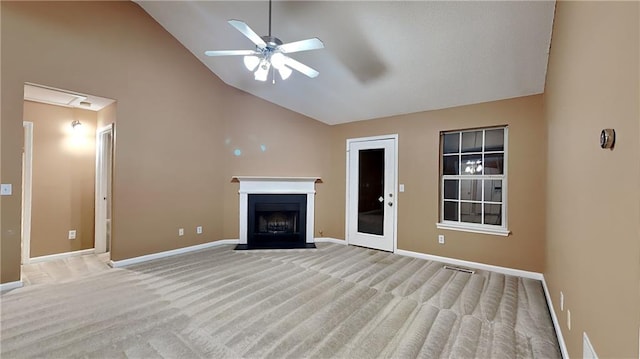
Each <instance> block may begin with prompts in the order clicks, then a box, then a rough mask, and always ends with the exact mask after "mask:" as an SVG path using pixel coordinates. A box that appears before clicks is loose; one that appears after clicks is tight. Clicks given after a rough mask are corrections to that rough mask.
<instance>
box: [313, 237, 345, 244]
mask: <svg viewBox="0 0 640 359" xmlns="http://www.w3.org/2000/svg"><path fill="white" fill-rule="evenodd" d="M314 240H315V241H316V242H328V243H335V244H342V245H345V246H346V245H347V241H343V240H342V239H336V238H330V237H318V238H315V239H314Z"/></svg>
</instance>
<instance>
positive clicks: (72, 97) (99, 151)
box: [21, 83, 116, 265]
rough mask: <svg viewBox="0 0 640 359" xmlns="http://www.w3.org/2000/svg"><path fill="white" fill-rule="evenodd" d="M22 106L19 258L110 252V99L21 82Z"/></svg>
mask: <svg viewBox="0 0 640 359" xmlns="http://www.w3.org/2000/svg"><path fill="white" fill-rule="evenodd" d="M23 109H24V112H23V120H24V122H23V124H24V134H25V139H24V150H23V171H22V231H21V232H22V233H21V234H22V236H21V237H22V242H21V246H22V251H21V262H22V264H23V265H25V264H29V263H37V262H43V261H49V260H54V259H60V258H66V257H75V256H78V255H83V254H89V253H96V252H97V253H104V252H108V250H109V249H110V247H111V231H110V227H111V212H112V209H111V193H112V191H111V189H112V180H111V179H112V176H113V170H112V169H113V166H112V163H113V150H114V137H115V136H114V130H115V129H114V123H115V116H116V101H115V100H113V99H108V98H105V97H99V96H94V95H87V94H82V93H79V92H75V91H69V90H62V89H57V88H53V87H48V86H43V85H38V84H33V83H25V85H24V108H23ZM98 196H100V198H101V199H102V202H101V203H100V205H98V201H97V199H98ZM102 234H103V235H102ZM101 239H102V240H101Z"/></svg>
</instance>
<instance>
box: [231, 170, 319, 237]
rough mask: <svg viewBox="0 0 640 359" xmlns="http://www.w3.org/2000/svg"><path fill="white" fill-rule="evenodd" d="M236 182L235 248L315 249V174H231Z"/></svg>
mask: <svg viewBox="0 0 640 359" xmlns="http://www.w3.org/2000/svg"><path fill="white" fill-rule="evenodd" d="M234 180H235V181H237V182H240V191H239V194H240V238H239V241H238V245H237V246H236V249H274V248H285V249H286V248H315V247H316V246H315V244H314V238H313V231H314V229H313V225H314V199H315V198H314V197H315V183H316V181H317V180H319V179H318V178H316V177H284V178H276V177H234Z"/></svg>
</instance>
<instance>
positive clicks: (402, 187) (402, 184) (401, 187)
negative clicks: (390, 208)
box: [399, 183, 404, 192]
mask: <svg viewBox="0 0 640 359" xmlns="http://www.w3.org/2000/svg"><path fill="white" fill-rule="evenodd" d="M399 191H400V192H404V183H401V184H400V188H399Z"/></svg>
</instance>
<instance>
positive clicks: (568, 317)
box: [567, 309, 571, 330]
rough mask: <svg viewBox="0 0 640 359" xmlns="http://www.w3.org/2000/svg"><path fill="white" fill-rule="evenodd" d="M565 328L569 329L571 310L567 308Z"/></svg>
mask: <svg viewBox="0 0 640 359" xmlns="http://www.w3.org/2000/svg"><path fill="white" fill-rule="evenodd" d="M567 328H569V330H571V311H570V310H569V309H567Z"/></svg>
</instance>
